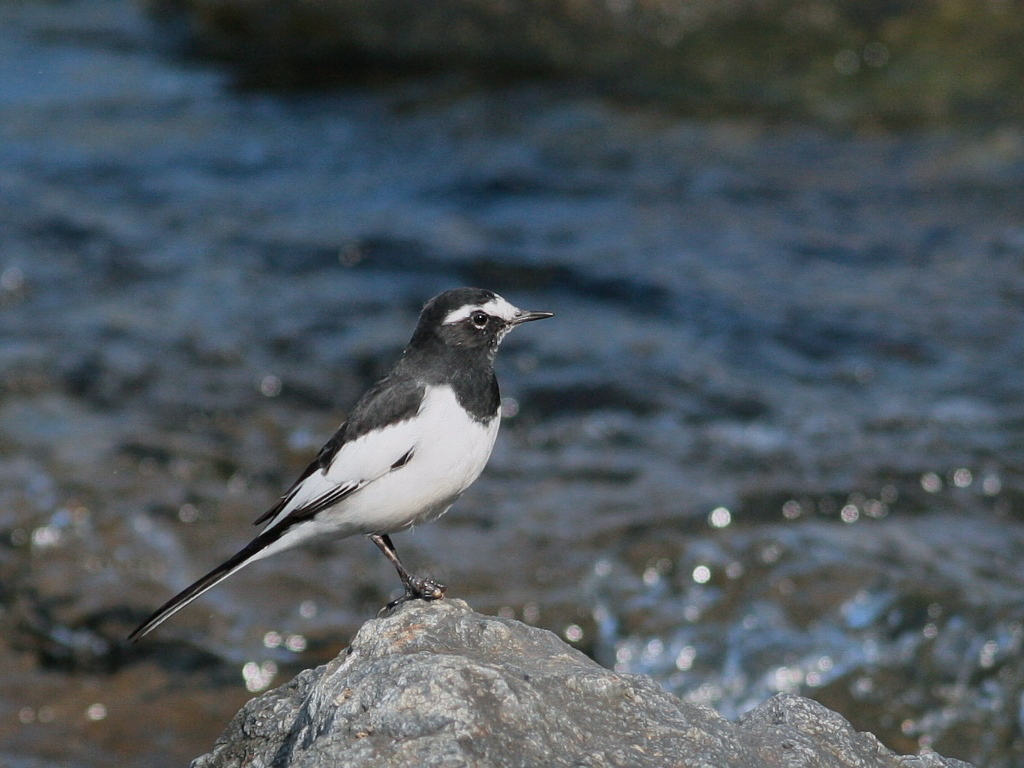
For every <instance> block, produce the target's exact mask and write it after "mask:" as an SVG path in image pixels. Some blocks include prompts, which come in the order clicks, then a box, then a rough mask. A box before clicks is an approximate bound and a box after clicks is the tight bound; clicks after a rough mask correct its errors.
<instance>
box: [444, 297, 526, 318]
mask: <svg viewBox="0 0 1024 768" xmlns="http://www.w3.org/2000/svg"><path fill="white" fill-rule="evenodd" d="M477 311H483V312H486V313H487V314H488V315H493V316H494V317H500V318H501V319H502V320H504V321H505V322H507V323H510V322H512V320H514V319H515V317H516V315H518V314H519V309H518V307H514V306H513V305H511V304H509V303H508V302H507V301H505V299H503V298H501V296H495V297H494V298H493V299H491V300H490V301H487V302H484V303H483V304H466V305H465V306H463V307H459V308H458V309H453V310H452V311H451V312H449V313H448V314H447V316H446V317H445V319H444V323H443V324H444V325H451V324H453V323H460V322H462V321H463V320H465V319H466V318H467V317H469V316H470V315H472V314H473V313H474V312H477Z"/></svg>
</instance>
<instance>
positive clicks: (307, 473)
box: [254, 377, 426, 525]
mask: <svg viewBox="0 0 1024 768" xmlns="http://www.w3.org/2000/svg"><path fill="white" fill-rule="evenodd" d="M425 393H426V387H425V385H424V384H423V383H422V382H420V381H416V380H413V379H407V378H395V377H388V378H384V379H381V380H380V381H378V382H377V383H376V384H375V385H374V386H373V387H371V388H370V389H369V390H367V392H366V394H364V395H363V396H362V397H361V398H360V399H359V401H358V402H357V403H356V404H355V406H353V408H352V412H351V413H350V414H349V417H348V419H346V420H345V422H344V423H343V424H342V425H341V426H340V427H339V428H338V431H337V432H335V433H334V435H333V436H332V437H331V439H330V440H328V441H327V442H326V443H325V444H324V447H323V448H321V449H320V451H319V453H317V455H316V458H315V459H313V461H312V462H311V463H310V464H309V466H308V467H306V469H305V470H304V471H303V473H302V474H301V475H300V476H299V479H298V480H296V481H295V482H294V483H293V484H292V486H291V487H290V488H289V489H288V491H287V492H286V493H285V494H284V496H282V497H281V500H280V501H278V503H277V504H275V505H274V506H273V507H271V508H270V509H268V510H267V511H266V512H264V513H263V514H262V515H260V516H259V517H258V518H257V519H256V521H255V523H254V525H259V524H261V523H263V522H266V521H267V520H274V519H275V518H277V517H278V516H279V515H280V514H281V513H282V512H283V511H284V510H285V509H287V508H288V506H289V505H290V504H292V502H293V501H294V499H295V497H296V496H297V495H299V493H300V492H301V491H302V490H303V489H304V488H305V486H306V484H307V483H309V482H311V478H313V477H314V475H316V473H321V474H326V473H327V471H328V470H329V469H331V465H332V464H333V463H334V462H335V461H336V460H337V458H338V454H339V453H340V452H341V449H342V448H343V447H344V446H345V445H346V444H348V443H350V442H352V441H353V440H358V439H359V438H360V437H363V436H364V435H367V434H369V433H371V432H373V431H375V430H383V429H386V428H387V427H388V426H391V425H393V424H398V423H399V422H402V421H405V420H407V419H411V418H412V417H413V416H415V415H416V414H417V413H418V412H419V409H420V405H421V404H422V403H423V396H424V394H425ZM403 456H404V455H403ZM405 460H406V461H407V460H408V459H407V458H406V459H405ZM388 466H390V463H389V465H388ZM368 479H370V478H354V477H353V478H351V479H350V480H349V482H347V483H344V484H337V485H334V486H332V487H330V488H325V489H323V492H322V493H319V494H317V495H316V496H315V498H312V499H308V500H305V501H303V503H302V504H301V505H298V506H296V507H295V508H294V509H291V510H289V512H288V518H289V519H290V520H294V521H296V522H297V521H299V520H304V519H308V518H309V517H311V516H312V515H315V514H316V513H317V512H319V511H321V510H323V509H326V508H327V507H329V506H332V505H333V504H337V503H338V502H339V501H341V500H342V499H343V498H344V497H345V496H347V495H348V494H350V493H352V492H353V491H355V490H357V489H358V488H359V487H361V484H362V482H365V481H366V480H368Z"/></svg>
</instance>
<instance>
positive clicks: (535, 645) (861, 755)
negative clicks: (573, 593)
mask: <svg viewBox="0 0 1024 768" xmlns="http://www.w3.org/2000/svg"><path fill="white" fill-rule="evenodd" d="M336 765H345V766H370V765H374V766H380V765H387V766H417V768H429V767H431V766H481V767H483V766H487V767H488V768H495V767H500V766H539V765H543V766H553V767H554V766H594V767H595V768H596V767H597V766H629V767H630V768H642V767H643V766H680V765H685V766H693V767H696V766H715V767H716V768H726V767H727V766H736V767H737V768H738V767H740V766H743V767H747V766H750V767H751V768H753V767H754V766H757V767H758V768H771V767H772V766H786V767H787V768H798V767H799V768H805V767H806V768H815V767H818V766H820V767H822V768H824V767H825V766H829V767H833V766H850V767H851V768H852V767H853V766H856V767H857V768H875V767H877V768H898V767H902V768H911V767H914V768H938V767H939V766H949V767H950V768H952V767H954V766H966V765H967V764H966V763H962V762H960V761H957V760H947V759H944V758H941V757H939V756H938V755H934V754H929V755H922V756H911V757H901V756H897V755H895V754H893V753H892V752H890V751H889V750H887V749H885V748H884V747H883V746H882V745H881V744H880V743H879V742H878V740H877V739H876V738H875V737H874V736H872V735H870V734H866V733H857V732H856V731H854V730H853V728H852V727H851V726H850V725H849V723H847V722H846V720H844V719H843V718H842V717H841V716H839V715H838V714H836V713H834V712H832V711H831V710H829V709H827V708H825V707H824V706H822V705H820V704H818V703H816V702H813V701H810V700H808V699H804V698H800V697H798V696H791V695H780V696H776V697H775V698H773V699H771V700H769V701H767V702H766V703H764V704H763V705H761V706H760V707H758V708H757V709H755V710H753V711H752V712H750V713H749V714H748V715H746V716H745V717H744V718H743V719H742V720H741V721H740V722H739V723H738V724H735V723H731V722H729V721H727V720H725V719H724V718H722V717H721V716H719V715H718V714H717V713H715V712H714V711H713V710H711V709H709V708H706V707H701V706H697V705H692V704H687V703H684V702H682V701H681V700H679V699H677V698H675V697H674V696H672V695H670V694H668V693H666V692H665V691H664V690H662V689H661V688H660V687H659V686H658V685H657V684H656V683H655V682H654V681H653V680H651V679H649V678H646V677H642V676H637V675H623V674H616V673H614V672H610V671H608V670H606V669H604V668H602V667H600V666H599V665H597V664H596V663H594V662H593V661H591V660H590V659H588V658H587V657H586V656H584V655H583V654H581V653H579V652H578V651H576V650H574V649H572V648H570V647H569V646H567V645H566V644H565V643H563V642H562V641H561V640H560V639H559V638H558V637H557V636H556V635H554V634H553V633H551V632H548V631H546V630H541V629H537V628H534V627H530V626H528V625H526V624H522V623H520V622H517V621H514V620H511V619H502V618H495V617H491V616H484V615H482V614H478V613H475V612H474V611H472V610H471V609H470V608H469V606H467V605H466V603H464V602H462V601H460V600H444V601H441V602H438V603H430V604H426V603H414V604H408V605H406V606H404V607H402V608H401V609H400V610H398V611H396V612H395V613H394V614H393V615H391V616H388V617H385V618H381V619H376V620H373V621H370V622H368V623H367V624H365V625H364V626H363V628H362V629H361V630H360V632H359V633H358V635H357V636H356V637H355V639H354V640H353V642H352V645H351V647H350V648H349V649H348V650H347V651H346V652H345V653H343V654H341V655H340V656H338V657H337V658H336V659H334V660H333V661H331V662H330V663H328V664H326V665H324V666H321V667H318V668H316V669H311V670H307V671H305V672H303V673H301V674H300V675H298V676H297V677H296V678H295V679H294V680H292V681H291V682H290V683H288V684H286V685H284V686H281V687H280V688H278V689H276V690H273V691H270V692H268V693H266V694H264V695H263V696H260V697H258V698H256V699H253V700H252V701H250V702H249V703H248V704H246V706H245V707H244V708H243V709H242V710H241V712H239V713H238V715H237V716H236V717H235V718H234V720H233V721H232V723H231V724H230V726H229V727H228V729H227V731H225V733H224V735H223V736H222V737H221V738H220V740H219V741H218V742H217V745H216V746H215V748H214V750H213V751H212V752H211V753H209V754H207V755H204V756H203V757H200V758H198V759H197V760H195V761H194V762H193V768H229V767H230V768H235V767H241V766H251V767H252V768H257V767H262V766H266V767H267V768H271V767H272V766H274V767H277V768H284V767H285V766H292V767H294V768H314V767H316V766H336Z"/></svg>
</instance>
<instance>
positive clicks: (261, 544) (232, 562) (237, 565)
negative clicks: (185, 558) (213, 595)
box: [128, 536, 267, 642]
mask: <svg viewBox="0 0 1024 768" xmlns="http://www.w3.org/2000/svg"><path fill="white" fill-rule="evenodd" d="M261 539H263V536H257V537H256V538H255V539H253V540H252V541H251V542H249V543H248V544H247V545H246V546H244V547H242V549H241V550H239V552H238V553H237V554H235V555H234V556H232V557H230V558H229V559H228V560H226V561H225V562H223V563H221V564H220V565H218V566H217V567H216V568H214V569H213V570H212V571H210V572H209V573H208V574H206V575H205V576H203V577H202V578H201V579H199V580H198V581H196V582H195V583H193V584H191V585H190V586H188V587H186V588H185V589H183V590H182V591H181V592H179V593H178V594H176V595H175V596H174V597H172V598H171V599H170V600H168V601H167V602H166V603H164V604H163V605H162V606H160V607H159V608H158V609H157V610H156V612H154V613H153V615H152V616H150V617H149V618H148V619H146V620H145V621H144V622H142V623H141V624H140V625H139V626H137V627H136V628H135V629H134V630H133V631H132V633H131V634H130V635H128V639H129V640H130V641H132V642H136V641H138V640H139V639H141V638H142V637H143V636H145V635H146V634H148V633H149V632H152V631H153V630H154V629H156V628H157V627H158V626H160V625H161V624H163V623H164V622H165V621H167V619H169V618H170V617H171V616H173V615H174V614H176V613H177V612H178V611H180V610H181V609H182V608H184V607H185V606H186V605H188V604H189V603H191V602H192V601H193V600H195V599H196V598H197V597H199V596H200V595H201V594H203V593H204V592H205V591H206V590H208V589H210V588H212V587H214V586H216V585H217V584H220V583H221V582H222V581H224V579H226V578H227V577H228V576H230V575H231V574H233V573H235V572H236V571H238V570H241V569H242V568H244V567H245V566H246V565H248V564H249V563H251V562H252V561H253V560H259V559H260V556H261V555H264V554H266V553H265V552H264V551H263V550H264V549H265V547H266V546H267V542H266V541H261Z"/></svg>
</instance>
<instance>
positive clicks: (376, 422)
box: [129, 288, 552, 640]
mask: <svg viewBox="0 0 1024 768" xmlns="http://www.w3.org/2000/svg"><path fill="white" fill-rule="evenodd" d="M551 316H552V313H551V312H528V311H525V310H521V309H518V308H516V307H514V306H512V304H510V303H509V302H507V301H506V300H505V299H503V298H502V297H501V296H498V295H497V294H496V293H492V292H491V291H485V290H482V289H478V288H458V289H456V290H452V291H446V292H445V293H442V294H440V295H438V296H435V297H434V298H433V299H431V300H430V301H429V302H427V304H426V306H424V308H423V311H422V312H421V313H420V318H419V322H418V323H417V325H416V330H415V332H414V333H413V335H412V339H411V340H410V341H409V345H408V346H407V347H406V348H405V351H404V352H403V353H402V356H401V358H400V359H399V360H398V362H397V363H396V364H395V366H394V368H393V369H392V370H391V372H390V373H389V374H388V375H387V376H385V377H384V378H383V379H381V380H380V381H378V382H377V383H376V384H375V385H374V386H373V387H371V388H370V389H369V390H368V391H367V392H366V394H364V395H363V396H362V397H361V398H360V399H359V401H358V402H357V403H356V404H355V406H353V408H352V410H351V412H350V413H349V416H348V419H347V420H346V421H345V423H343V424H342V425H341V427H340V428H339V429H338V431H337V432H335V433H334V436H333V437H332V438H331V439H330V440H328V441H327V444H326V445H324V447H323V448H322V449H320V452H319V453H318V454H317V456H316V458H315V459H314V460H313V463H312V464H310V465H309V466H308V467H307V468H306V471H305V472H303V473H302V475H301V476H300V477H299V479H298V480H297V481H296V482H295V483H294V484H293V485H292V487H291V488H289V489H288V492H287V493H285V495H284V496H283V497H282V498H281V500H280V501H279V502H278V503H277V504H276V505H274V506H273V507H272V508H271V509H269V510H267V511H266V512H265V513H264V514H263V515H261V516H260V517H259V518H258V519H257V520H256V524H257V525H259V524H261V523H266V526H265V527H264V528H263V530H262V532H260V533H259V534H258V535H257V536H256V538H254V539H253V540H252V541H251V542H249V544H247V545H246V546H245V547H243V548H242V549H241V550H240V551H239V552H238V553H237V554H236V555H234V556H233V557H231V558H230V559H228V560H227V561H226V562H224V563H223V564H221V565H219V566H217V567H216V568H214V569H213V570H212V571H210V572H209V573H208V574H206V575H205V576H203V577H202V578H201V579H199V580H198V581H197V582H195V583H194V584H192V585H191V586H190V587H188V588H186V589H185V590H183V591H182V592H181V593H179V594H177V595H175V596H174V597H172V598H171V599H170V600H168V601H167V602H166V603H165V604H164V605H163V606H161V607H160V609H159V610H157V611H156V613H154V614H153V615H152V616H150V617H149V618H148V619H146V620H145V621H144V622H143V623H142V624H140V625H139V626H138V627H137V628H136V629H135V631H133V632H132V633H131V635H129V639H131V640H138V639H139V638H141V637H142V636H143V635H145V634H146V633H148V632H150V631H151V630H153V629H154V628H155V627H157V626H158V625H160V624H161V623H162V622H163V621H165V620H166V619H168V618H169V617H170V616H172V615H174V614H175V613H176V612H178V611H179V610H181V609H182V608H184V607H185V606H186V605H188V604H189V603H190V602H192V601H193V600H195V599H196V598H197V597H199V596H200V595H201V594H203V593H204V592H205V591H206V590H208V589H210V588H211V587H213V586H215V585H216V584H219V583H220V582H221V581H223V580H224V579H226V578H227V577H228V576H230V575H231V574H233V573H235V572H236V571H238V570H240V569H241V568H244V567H245V566H246V565H248V564H249V563H252V562H254V561H256V560H261V559H263V558H264V557H268V556H270V555H273V554H276V553H278V552H282V551H284V550H286V549H290V548H292V547H294V546H297V545H299V544H303V543H305V542H308V541H311V540H314V539H324V538H344V537H346V536H354V535H356V534H364V535H366V536H369V538H370V540H371V541H373V543H374V544H376V545H377V546H378V547H379V548H380V550H381V552H383V553H384V556H385V557H387V559H388V560H390V561H391V563H392V564H393V565H394V566H395V568H396V569H397V570H398V575H399V577H400V578H401V579H402V584H403V585H404V587H405V594H404V595H403V596H402V597H401V598H399V599H398V600H396V601H394V603H391V604H389V605H390V606H393V605H395V604H397V603H400V602H404V601H406V600H410V599H416V598H419V599H424V600H437V599H439V598H441V597H443V596H444V592H445V587H444V585H442V584H438V583H437V582H435V581H433V580H432V579H426V578H420V577H416V576H413V575H412V574H410V573H409V572H408V571H407V570H406V569H405V567H404V566H403V565H402V562H401V560H399V559H398V553H397V552H396V551H395V547H394V545H393V544H392V543H391V538H390V537H389V535H388V534H391V533H395V532H396V531H402V530H405V529H406V528H409V527H411V526H413V525H416V524H417V523H422V522H425V521H427V520H433V519H434V518H436V517H439V516H441V515H442V514H444V513H445V512H446V511H447V510H448V508H449V507H451V505H452V503H453V502H454V501H455V500H456V499H457V498H459V496H460V495H462V493H463V492H464V491H465V490H466V489H467V488H469V486H470V485H471V484H472V483H473V481H474V480H476V479H477V477H478V476H479V475H480V473H481V472H482V471H483V468H484V465H486V464H487V460H488V458H490V455H491V449H492V448H493V446H494V440H495V438H496V437H497V435H498V424H499V422H500V420H501V416H500V413H499V407H500V405H501V402H500V396H499V393H498V380H497V378H496V377H495V375H494V357H495V354H496V353H497V350H498V345H499V344H500V343H501V340H502V339H503V338H505V334H507V333H508V332H509V331H510V330H512V329H513V328H515V327H516V326H517V325H520V324H522V323H525V322H529V321H530V320H540V319H542V318H545V317H551Z"/></svg>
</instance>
